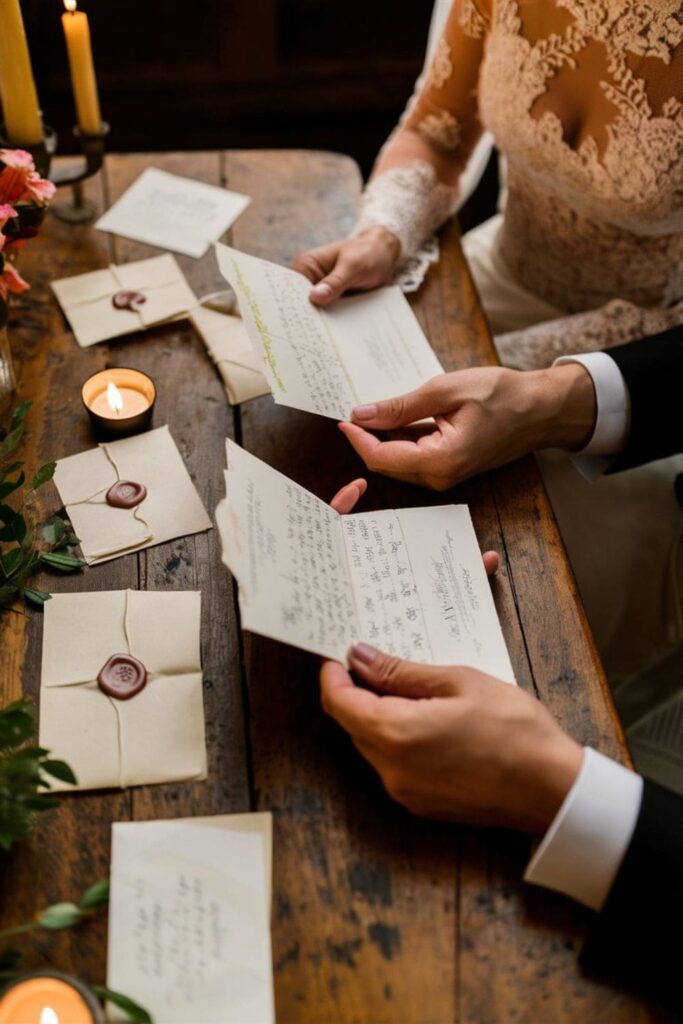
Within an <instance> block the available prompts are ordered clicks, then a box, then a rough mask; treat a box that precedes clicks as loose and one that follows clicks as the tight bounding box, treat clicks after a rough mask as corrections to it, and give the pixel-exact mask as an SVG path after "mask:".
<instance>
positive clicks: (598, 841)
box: [524, 352, 643, 910]
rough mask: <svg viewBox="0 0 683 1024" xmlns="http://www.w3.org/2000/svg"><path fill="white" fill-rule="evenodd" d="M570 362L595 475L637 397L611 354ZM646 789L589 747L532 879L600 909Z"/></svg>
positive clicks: (613, 449)
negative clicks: (586, 413)
mask: <svg viewBox="0 0 683 1024" xmlns="http://www.w3.org/2000/svg"><path fill="white" fill-rule="evenodd" d="M571 362H575V363H581V365H582V366H584V367H585V368H586V370H588V372H589V373H590V375H591V377H592V379H593V386H594V387H595V399H596V419H595V429H594V430H593V435H592V437H591V439H590V441H589V442H588V444H587V445H586V447H585V448H584V449H583V450H582V451H581V452H577V453H576V454H575V455H574V456H573V458H574V461H575V462H576V463H577V467H578V468H579V469H580V470H581V472H582V473H583V474H584V475H585V476H587V477H588V478H589V479H594V478H595V477H596V476H599V475H600V474H601V473H602V472H604V471H605V469H607V467H608V466H609V464H610V462H611V461H612V458H611V457H613V456H614V455H616V454H617V453H618V452H620V451H621V450H622V448H623V446H624V443H625V441H626V438H627V437H628V432H629V428H630V420H631V402H630V398H629V393H628V388H627V386H626V382H625V380H624V378H623V376H622V374H621V371H620V369H619V367H618V366H617V364H616V363H615V362H614V360H613V359H612V358H610V356H609V355H608V354H607V353H606V352H591V353H589V354H588V355H582V356H562V358H560V359H557V360H556V361H555V364H554V365H555V366H557V365H561V364H563V363H571ZM642 794H643V780H642V778H641V777H640V776H639V775H636V774H635V772H631V771H629V770H628V769H627V768H624V767H622V765H620V764H617V762H616V761H612V760H611V759H610V758H608V757H605V756H604V755H603V754H599V753H597V751H595V750H592V749H591V748H590V747H586V749H585V750H584V755H583V761H582V764H581V770H580V771H579V774H578V776H577V778H576V781H575V782H574V785H573V786H572V788H571V790H570V791H569V793H568V794H567V796H566V798H565V801H564V803H563V804H562V806H561V807H560V810H559V811H558V812H557V815H556V817H555V820H554V821H553V823H552V825H551V826H550V828H549V829H548V831H547V833H546V834H545V837H544V838H543V840H542V842H541V844H540V846H539V847H538V849H537V850H536V853H535V854H534V856H533V857H532V859H531V861H530V863H529V865H528V867H527V869H526V872H525V874H524V878H525V879H526V881H527V882H533V883H534V884H536V885H543V886H545V887H546V888H548V889H556V890H557V891H558V892H563V893H565V894H566V895H567V896H571V897H572V898H573V899H575V900H578V901H579V902H580V903H585V905H586V906H588V907H591V909H593V910H601V909H602V907H603V905H604V903H605V900H606V899H607V895H608V893H609V891H610V889H611V887H612V884H613V882H614V879H615V878H616V875H617V872H618V870H619V868H620V866H621V863H622V861H623V859H624V855H625V853H626V850H627V849H628V845H629V843H630V842H631V837H632V836H633V830H634V828H635V825H636V822H637V820H638V814H639V812H640V804H641V800H642Z"/></svg>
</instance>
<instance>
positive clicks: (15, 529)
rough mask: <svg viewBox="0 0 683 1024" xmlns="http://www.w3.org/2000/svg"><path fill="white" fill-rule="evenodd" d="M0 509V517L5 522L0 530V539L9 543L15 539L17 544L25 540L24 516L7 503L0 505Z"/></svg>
mask: <svg viewBox="0 0 683 1024" xmlns="http://www.w3.org/2000/svg"><path fill="white" fill-rule="evenodd" d="M0 509H1V510H2V511H1V512H0V519H2V521H3V522H4V523H6V524H7V525H6V526H3V528H2V529H1V530H0V540H4V541H6V542H7V543H9V544H11V543H12V541H17V543H19V544H21V543H22V542H25V539H26V533H27V530H26V520H25V519H24V517H23V516H21V515H18V514H17V513H16V512H15V511H14V509H11V508H10V507H9V505H0ZM10 513H11V516H10ZM5 516H7V518H5Z"/></svg>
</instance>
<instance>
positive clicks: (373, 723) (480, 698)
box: [320, 644, 583, 834]
mask: <svg viewBox="0 0 683 1024" xmlns="http://www.w3.org/2000/svg"><path fill="white" fill-rule="evenodd" d="M349 664H350V665H351V668H352V669H353V671H354V672H355V673H356V675H357V676H359V677H360V679H361V680H362V682H363V683H364V684H365V687H368V689H366V688H361V687H359V686H356V685H355V684H354V682H353V680H352V679H351V676H350V675H349V673H348V672H347V671H346V669H345V668H343V667H342V666H341V665H340V664H339V663H338V662H335V661H327V662H325V664H324V665H323V667H322V671H321V675H320V683H321V694H322V704H323V707H324V709H325V711H326V712H327V713H328V714H329V715H331V716H332V717H333V718H334V719H336V721H337V722H338V723H339V724H340V725H341V726H342V727H343V728H344V729H346V731H347V732H348V733H349V734H350V736H351V738H352V740H353V742H354V744H355V746H356V747H357V748H358V750H359V751H360V753H361V754H362V755H363V757H365V758H366V759H367V760H368V761H369V762H370V764H371V765H372V766H373V768H374V769H375V770H376V771H377V772H378V774H379V776H380V778H381V779H382V782H383V783H384V786H385V788H386V790H387V792H388V793H389V795H390V796H392V797H393V798H394V799H395V800H397V801H398V802H399V803H401V804H403V805H404V806H405V807H407V808H408V809H409V810H410V811H412V812H413V813H414V814H419V815H421V816H424V817H429V818H438V819H441V820H450V821H467V822H471V823H473V824H481V825H495V826H505V827H509V828H516V829H520V830H522V831H524V832H529V833H538V834H540V833H542V832H545V831H546V830H547V828H548V826H549V825H550V823H551V822H552V820H553V818H554V817H555V815H556V813H557V811H558V810H559V808H560V806H561V804H562V802H563V800H564V798H565V797H566V795H567V793H568V792H569V790H570V789H571V787H572V785H573V783H574V780H575V779H576V776H577V775H578V772H579V769H580V767H581V760H582V756H583V753H582V750H581V747H580V746H579V745H578V744H577V743H575V742H574V740H572V739H570V737H569V736H567V735H566V734H565V733H564V732H563V731H562V729H561V728H560V727H559V725H557V723H556V722H555V720H554V719H553V717H552V716H551V715H550V714H549V712H548V711H546V709H545V708H544V707H543V706H542V704H540V703H539V701H537V700H536V699H535V698H533V697H530V696H529V694H527V693H525V692H524V691H523V690H520V689H518V687H516V686H513V685H511V684H510V683H504V682H501V681H500V680H497V679H494V678H493V677H492V676H488V675H485V674H484V673H483V672H478V671H477V670H476V669H473V668H461V667H455V668H450V667H449V668H440V667H434V666H428V665H416V664H412V663H411V662H408V661H401V660H399V659H398V658H392V657H390V656H389V655H387V654H382V653H381V652H379V651H377V650H375V649H374V648H373V647H369V646H367V645H366V644H357V645H356V646H355V647H353V648H351V650H350V652H349Z"/></svg>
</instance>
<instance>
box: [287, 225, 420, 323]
mask: <svg viewBox="0 0 683 1024" xmlns="http://www.w3.org/2000/svg"><path fill="white" fill-rule="evenodd" d="M400 256H401V244H400V242H399V240H398V239H397V238H396V236H395V235H392V233H391V231H387V229H386V228H383V227H373V228H368V230H367V231H363V232H362V233H361V234H360V235H355V236H354V237H353V238H348V239H346V240H344V241H341V242H332V243H331V244H330V245H321V246H320V247H319V248H317V249H309V251H308V252H302V253H301V254H300V255H299V256H297V257H296V259H295V260H294V262H293V263H292V267H293V268H294V270H298V271H299V273H300V274H303V275H304V276H305V277H307V278H308V280H309V281H310V282H311V283H312V285H313V287H312V288H311V294H310V299H311V302H312V303H313V305H314V306H329V305H330V303H332V302H334V300H335V299H338V298H339V296H340V295H343V294H344V292H347V291H349V290H351V289H353V290H354V291H370V290H371V289H373V288H380V287H381V286H382V285H384V284H388V283H389V281H391V278H392V276H393V273H394V270H395V269H396V266H397V264H398V261H399V258H400Z"/></svg>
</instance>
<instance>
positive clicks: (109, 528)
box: [54, 427, 211, 565]
mask: <svg viewBox="0 0 683 1024" xmlns="http://www.w3.org/2000/svg"><path fill="white" fill-rule="evenodd" d="M54 481H55V484H56V486H57V490H58V491H59V495H60V497H61V499H62V501H63V502H64V505H65V507H66V509H67V511H68V514H69V518H70V520H71V523H72V525H73V528H74V531H75V532H76V535H77V536H78V537H79V538H80V541H81V550H82V551H83V557H84V558H85V560H86V562H87V563H88V565H95V564H97V563H98V562H106V561H108V560H109V559H111V558H117V557H118V556H119V555H125V554H128V553H129V552H131V551H139V550H141V549H142V548H149V547H153V546H154V545H155V544H163V543H164V541H167V540H172V539H173V538H174V537H185V536H187V535H188V534H191V533H200V532H202V531H203V530H208V529H209V528H210V526H211V520H210V519H209V517H208V515H207V514H206V511H205V509H204V506H203V505H202V503H201V500H200V498H199V495H198V494H197V491H196V490H195V486H194V484H193V483H192V480H191V479H190V475H189V473H188V472H187V469H186V468H185V463H184V462H183V460H182V457H181V455H180V452H179V451H178V449H177V448H176V445H175V442H174V440H173V438H172V437H171V434H170V432H169V429H168V427H159V428H158V429H157V430H150V431H148V432H147V433H145V434H136V435H135V436H134V437H127V438H124V439H123V440H122V441H108V442H103V443H102V444H100V445H99V446H98V447H97V448H91V449H90V450H89V451H86V452H81V453H80V454H79V455H70V456H69V457H68V458H66V459H60V460H59V461H58V463H57V468H56V470H55V475H54Z"/></svg>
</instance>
